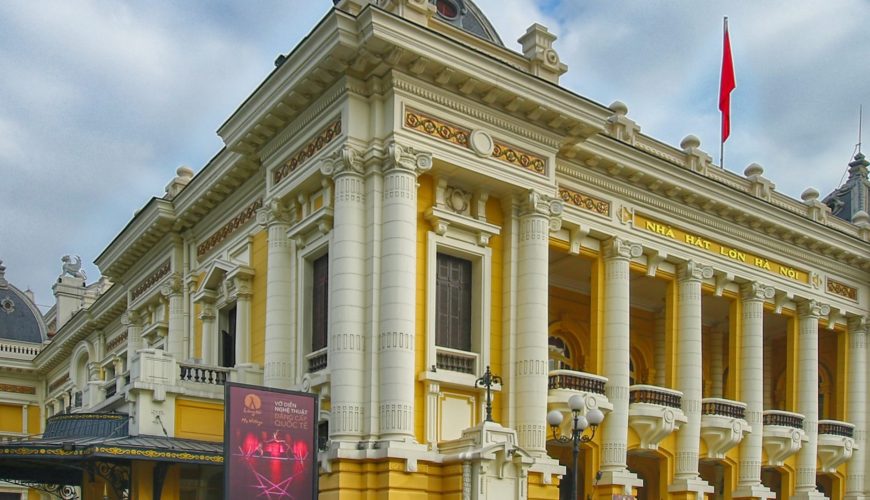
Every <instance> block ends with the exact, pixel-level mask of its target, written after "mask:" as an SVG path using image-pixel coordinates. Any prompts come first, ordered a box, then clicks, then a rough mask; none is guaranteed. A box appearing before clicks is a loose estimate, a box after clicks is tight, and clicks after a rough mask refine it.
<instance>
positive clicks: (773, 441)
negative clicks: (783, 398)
mask: <svg viewBox="0 0 870 500" xmlns="http://www.w3.org/2000/svg"><path fill="white" fill-rule="evenodd" d="M762 422H763V423H764V433H763V441H762V445H763V446H764V451H765V452H766V453H767V465H770V466H773V467H781V466H782V464H783V462H785V459H787V458H788V457H790V456H792V455H794V454H795V453H797V452H798V450H800V449H801V446H802V445H803V443H804V441H807V435H806V433H805V432H804V416H803V415H801V414H799V413H791V412H788V411H780V410H767V411H765V412H764V416H763V417H762Z"/></svg>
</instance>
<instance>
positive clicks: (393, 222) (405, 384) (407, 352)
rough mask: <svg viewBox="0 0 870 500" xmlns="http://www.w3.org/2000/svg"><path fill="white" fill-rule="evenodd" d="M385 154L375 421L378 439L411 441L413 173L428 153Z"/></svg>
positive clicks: (398, 149)
mask: <svg viewBox="0 0 870 500" xmlns="http://www.w3.org/2000/svg"><path fill="white" fill-rule="evenodd" d="M389 153H390V158H389V159H388V162H387V165H385V171H384V193H383V195H384V203H383V207H382V208H383V225H382V229H383V233H382V234H383V238H382V241H383V245H382V247H381V251H382V253H381V287H380V294H381V303H380V325H379V326H380V328H379V332H378V339H377V341H378V352H379V358H378V361H379V366H378V378H379V380H380V401H379V402H378V415H379V418H378V422H379V425H380V437H381V439H383V440H388V441H406V442H414V441H415V438H414V385H415V381H416V373H415V371H416V370H415V367H414V348H415V335H414V333H415V327H416V325H415V324H414V322H415V319H416V294H417V290H416V283H417V280H416V278H417V276H416V269H417V261H416V258H417V175H418V174H419V173H422V172H424V171H426V170H428V169H430V168H431V167H432V155H431V154H429V153H420V152H417V151H415V150H414V149H413V148H409V147H404V146H401V145H399V144H395V143H393V144H391V145H390V147H389ZM360 382H362V381H360Z"/></svg>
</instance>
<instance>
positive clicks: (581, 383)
mask: <svg viewBox="0 0 870 500" xmlns="http://www.w3.org/2000/svg"><path fill="white" fill-rule="evenodd" d="M606 383H607V379H606V378H604V377H602V376H599V375H593V374H591V373H585V372H578V371H574V370H552V371H550V376H549V388H550V389H570V390H572V391H580V392H592V393H595V394H604V384H606Z"/></svg>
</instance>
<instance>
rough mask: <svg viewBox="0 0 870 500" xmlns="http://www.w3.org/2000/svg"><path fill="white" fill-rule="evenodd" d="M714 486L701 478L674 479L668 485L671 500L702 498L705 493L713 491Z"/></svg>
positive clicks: (701, 499)
mask: <svg viewBox="0 0 870 500" xmlns="http://www.w3.org/2000/svg"><path fill="white" fill-rule="evenodd" d="M713 490H714V488H713V487H712V486H711V485H710V484H708V483H707V481H704V480H703V479H700V478H696V479H676V480H675V481H674V482H673V483H671V484H670V485H669V486H668V493H669V495H668V497H669V498H670V499H671V500H704V495H705V494H710V493H713Z"/></svg>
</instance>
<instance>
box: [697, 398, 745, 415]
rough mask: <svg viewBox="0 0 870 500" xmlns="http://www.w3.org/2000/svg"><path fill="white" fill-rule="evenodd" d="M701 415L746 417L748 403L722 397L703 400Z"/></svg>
mask: <svg viewBox="0 0 870 500" xmlns="http://www.w3.org/2000/svg"><path fill="white" fill-rule="evenodd" d="M701 415H719V416H722V417H731V418H741V419H745V418H746V403H741V402H739V401H731V400H729V399H720V398H704V399H702V400H701Z"/></svg>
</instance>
